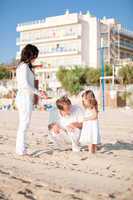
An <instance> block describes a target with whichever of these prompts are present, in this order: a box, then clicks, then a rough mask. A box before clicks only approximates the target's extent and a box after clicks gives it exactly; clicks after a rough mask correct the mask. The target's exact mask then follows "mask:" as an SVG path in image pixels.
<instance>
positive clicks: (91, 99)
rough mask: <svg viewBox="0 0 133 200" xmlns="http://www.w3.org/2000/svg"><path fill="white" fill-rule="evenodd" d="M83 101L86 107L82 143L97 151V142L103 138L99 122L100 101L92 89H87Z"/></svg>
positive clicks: (92, 150)
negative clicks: (98, 101)
mask: <svg viewBox="0 0 133 200" xmlns="http://www.w3.org/2000/svg"><path fill="white" fill-rule="evenodd" d="M82 102H83V106H84V108H85V116H84V118H83V128H82V131H81V137H80V144H81V145H88V150H89V151H90V153H95V152H96V149H97V144H100V142H101V139H100V133H99V123H98V103H97V100H96V98H95V95H94V93H93V91H92V90H87V91H85V92H84V93H83V94H82Z"/></svg>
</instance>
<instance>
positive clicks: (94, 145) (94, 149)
mask: <svg viewBox="0 0 133 200" xmlns="http://www.w3.org/2000/svg"><path fill="white" fill-rule="evenodd" d="M89 151H90V153H96V144H90V148H89Z"/></svg>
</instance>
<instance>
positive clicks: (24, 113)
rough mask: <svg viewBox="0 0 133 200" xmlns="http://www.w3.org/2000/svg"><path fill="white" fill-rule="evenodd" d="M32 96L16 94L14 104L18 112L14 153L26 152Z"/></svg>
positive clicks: (21, 153)
mask: <svg viewBox="0 0 133 200" xmlns="http://www.w3.org/2000/svg"><path fill="white" fill-rule="evenodd" d="M32 99H33V98H32V96H31V95H29V94H28V95H27V94H21V95H17V97H16V105H17V108H18V112H19V126H18V131H17V139H16V153H17V154H19V155H23V154H25V153H26V136H27V130H28V127H29V124H30V120H31V114H32V109H33V101H32Z"/></svg>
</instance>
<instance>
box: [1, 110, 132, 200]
mask: <svg viewBox="0 0 133 200" xmlns="http://www.w3.org/2000/svg"><path fill="white" fill-rule="evenodd" d="M99 119H100V130H101V134H102V145H103V147H102V148H101V150H99V151H98V152H97V153H96V154H95V155H91V154H89V153H88V152H87V151H83V152H80V153H73V152H72V151H71V150H67V151H59V150H53V146H52V145H51V143H49V141H48V138H47V133H48V131H47V121H48V112H45V111H44V112H37V111H34V112H33V115H32V121H31V125H30V128H29V132H28V138H27V140H28V144H29V151H30V152H31V153H32V156H31V157H28V156H27V157H26V156H17V155H16V154H15V140H16V129H17V124H18V113H17V111H5V112H4V111H0V199H3V200H29V199H31V200H110V199H116V200H133V110H126V109H124V108H123V109H122V108H121V109H112V110H107V111H105V112H104V113H100V116H99Z"/></svg>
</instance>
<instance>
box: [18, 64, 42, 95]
mask: <svg viewBox="0 0 133 200" xmlns="http://www.w3.org/2000/svg"><path fill="white" fill-rule="evenodd" d="M21 69H22V70H21V75H20V76H21V77H20V78H21V80H22V84H23V88H25V89H28V90H29V91H30V92H32V93H33V94H36V95H38V96H42V95H41V93H40V91H39V90H37V89H36V88H35V87H33V86H32V85H31V84H30V82H29V73H31V72H30V71H29V70H30V69H29V67H28V66H27V64H23V66H22V68H21Z"/></svg>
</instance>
